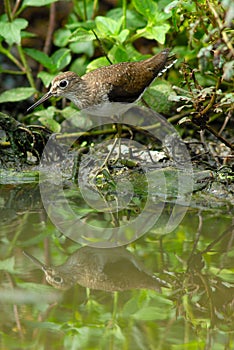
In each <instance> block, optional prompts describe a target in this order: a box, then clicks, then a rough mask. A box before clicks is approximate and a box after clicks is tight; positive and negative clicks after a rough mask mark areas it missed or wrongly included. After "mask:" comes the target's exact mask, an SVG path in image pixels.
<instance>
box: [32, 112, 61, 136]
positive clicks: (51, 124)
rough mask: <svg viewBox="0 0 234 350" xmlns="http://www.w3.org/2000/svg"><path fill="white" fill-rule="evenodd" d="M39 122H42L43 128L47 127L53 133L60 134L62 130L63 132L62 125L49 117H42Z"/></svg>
mask: <svg viewBox="0 0 234 350" xmlns="http://www.w3.org/2000/svg"><path fill="white" fill-rule="evenodd" d="M49 108H50V107H49ZM38 120H39V121H40V123H41V124H42V125H43V126H45V127H47V128H48V129H49V130H51V131H53V132H60V130H61V126H60V124H59V123H58V122H56V120H54V119H52V118H50V117H48V116H44V117H40V118H39V119H38Z"/></svg>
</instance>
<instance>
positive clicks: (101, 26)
mask: <svg viewBox="0 0 234 350" xmlns="http://www.w3.org/2000/svg"><path fill="white" fill-rule="evenodd" d="M122 22H123V21H122V19H121V20H119V21H115V20H114V19H112V18H108V17H103V16H97V17H96V18H95V23H96V26H97V30H98V32H99V34H100V35H101V37H107V36H108V35H110V34H114V35H117V34H118V33H119V32H120V30H121V26H122Z"/></svg>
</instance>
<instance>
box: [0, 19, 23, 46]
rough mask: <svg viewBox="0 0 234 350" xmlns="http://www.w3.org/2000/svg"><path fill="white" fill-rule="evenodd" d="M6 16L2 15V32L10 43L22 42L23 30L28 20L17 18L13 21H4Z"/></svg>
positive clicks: (0, 23) (0, 25)
mask: <svg viewBox="0 0 234 350" xmlns="http://www.w3.org/2000/svg"><path fill="white" fill-rule="evenodd" d="M4 19H5V18H4V17H3V16H2V17H1V22H0V33H1V36H2V37H3V38H4V39H5V40H6V42H7V43H8V44H9V45H12V44H18V45H19V44H20V42H21V30H22V29H24V28H26V27H27V25H28V21H26V19H23V18H17V19H15V20H14V21H12V22H4Z"/></svg>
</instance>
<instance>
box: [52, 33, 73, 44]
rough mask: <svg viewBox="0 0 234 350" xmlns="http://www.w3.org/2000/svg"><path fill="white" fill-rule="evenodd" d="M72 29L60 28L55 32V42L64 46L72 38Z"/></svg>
mask: <svg viewBox="0 0 234 350" xmlns="http://www.w3.org/2000/svg"><path fill="white" fill-rule="evenodd" d="M70 36H71V31H70V30H69V29H64V28H63V29H58V30H56V32H55V33H54V44H55V45H56V46H59V47H64V46H66V45H67V44H68V41H69V40H70Z"/></svg>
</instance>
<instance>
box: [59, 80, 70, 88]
mask: <svg viewBox="0 0 234 350" xmlns="http://www.w3.org/2000/svg"><path fill="white" fill-rule="evenodd" d="M68 84H69V81H68V80H67V79H63V80H61V81H60V82H59V87H60V88H61V89H65V88H66V87H67V86H68Z"/></svg>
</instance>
